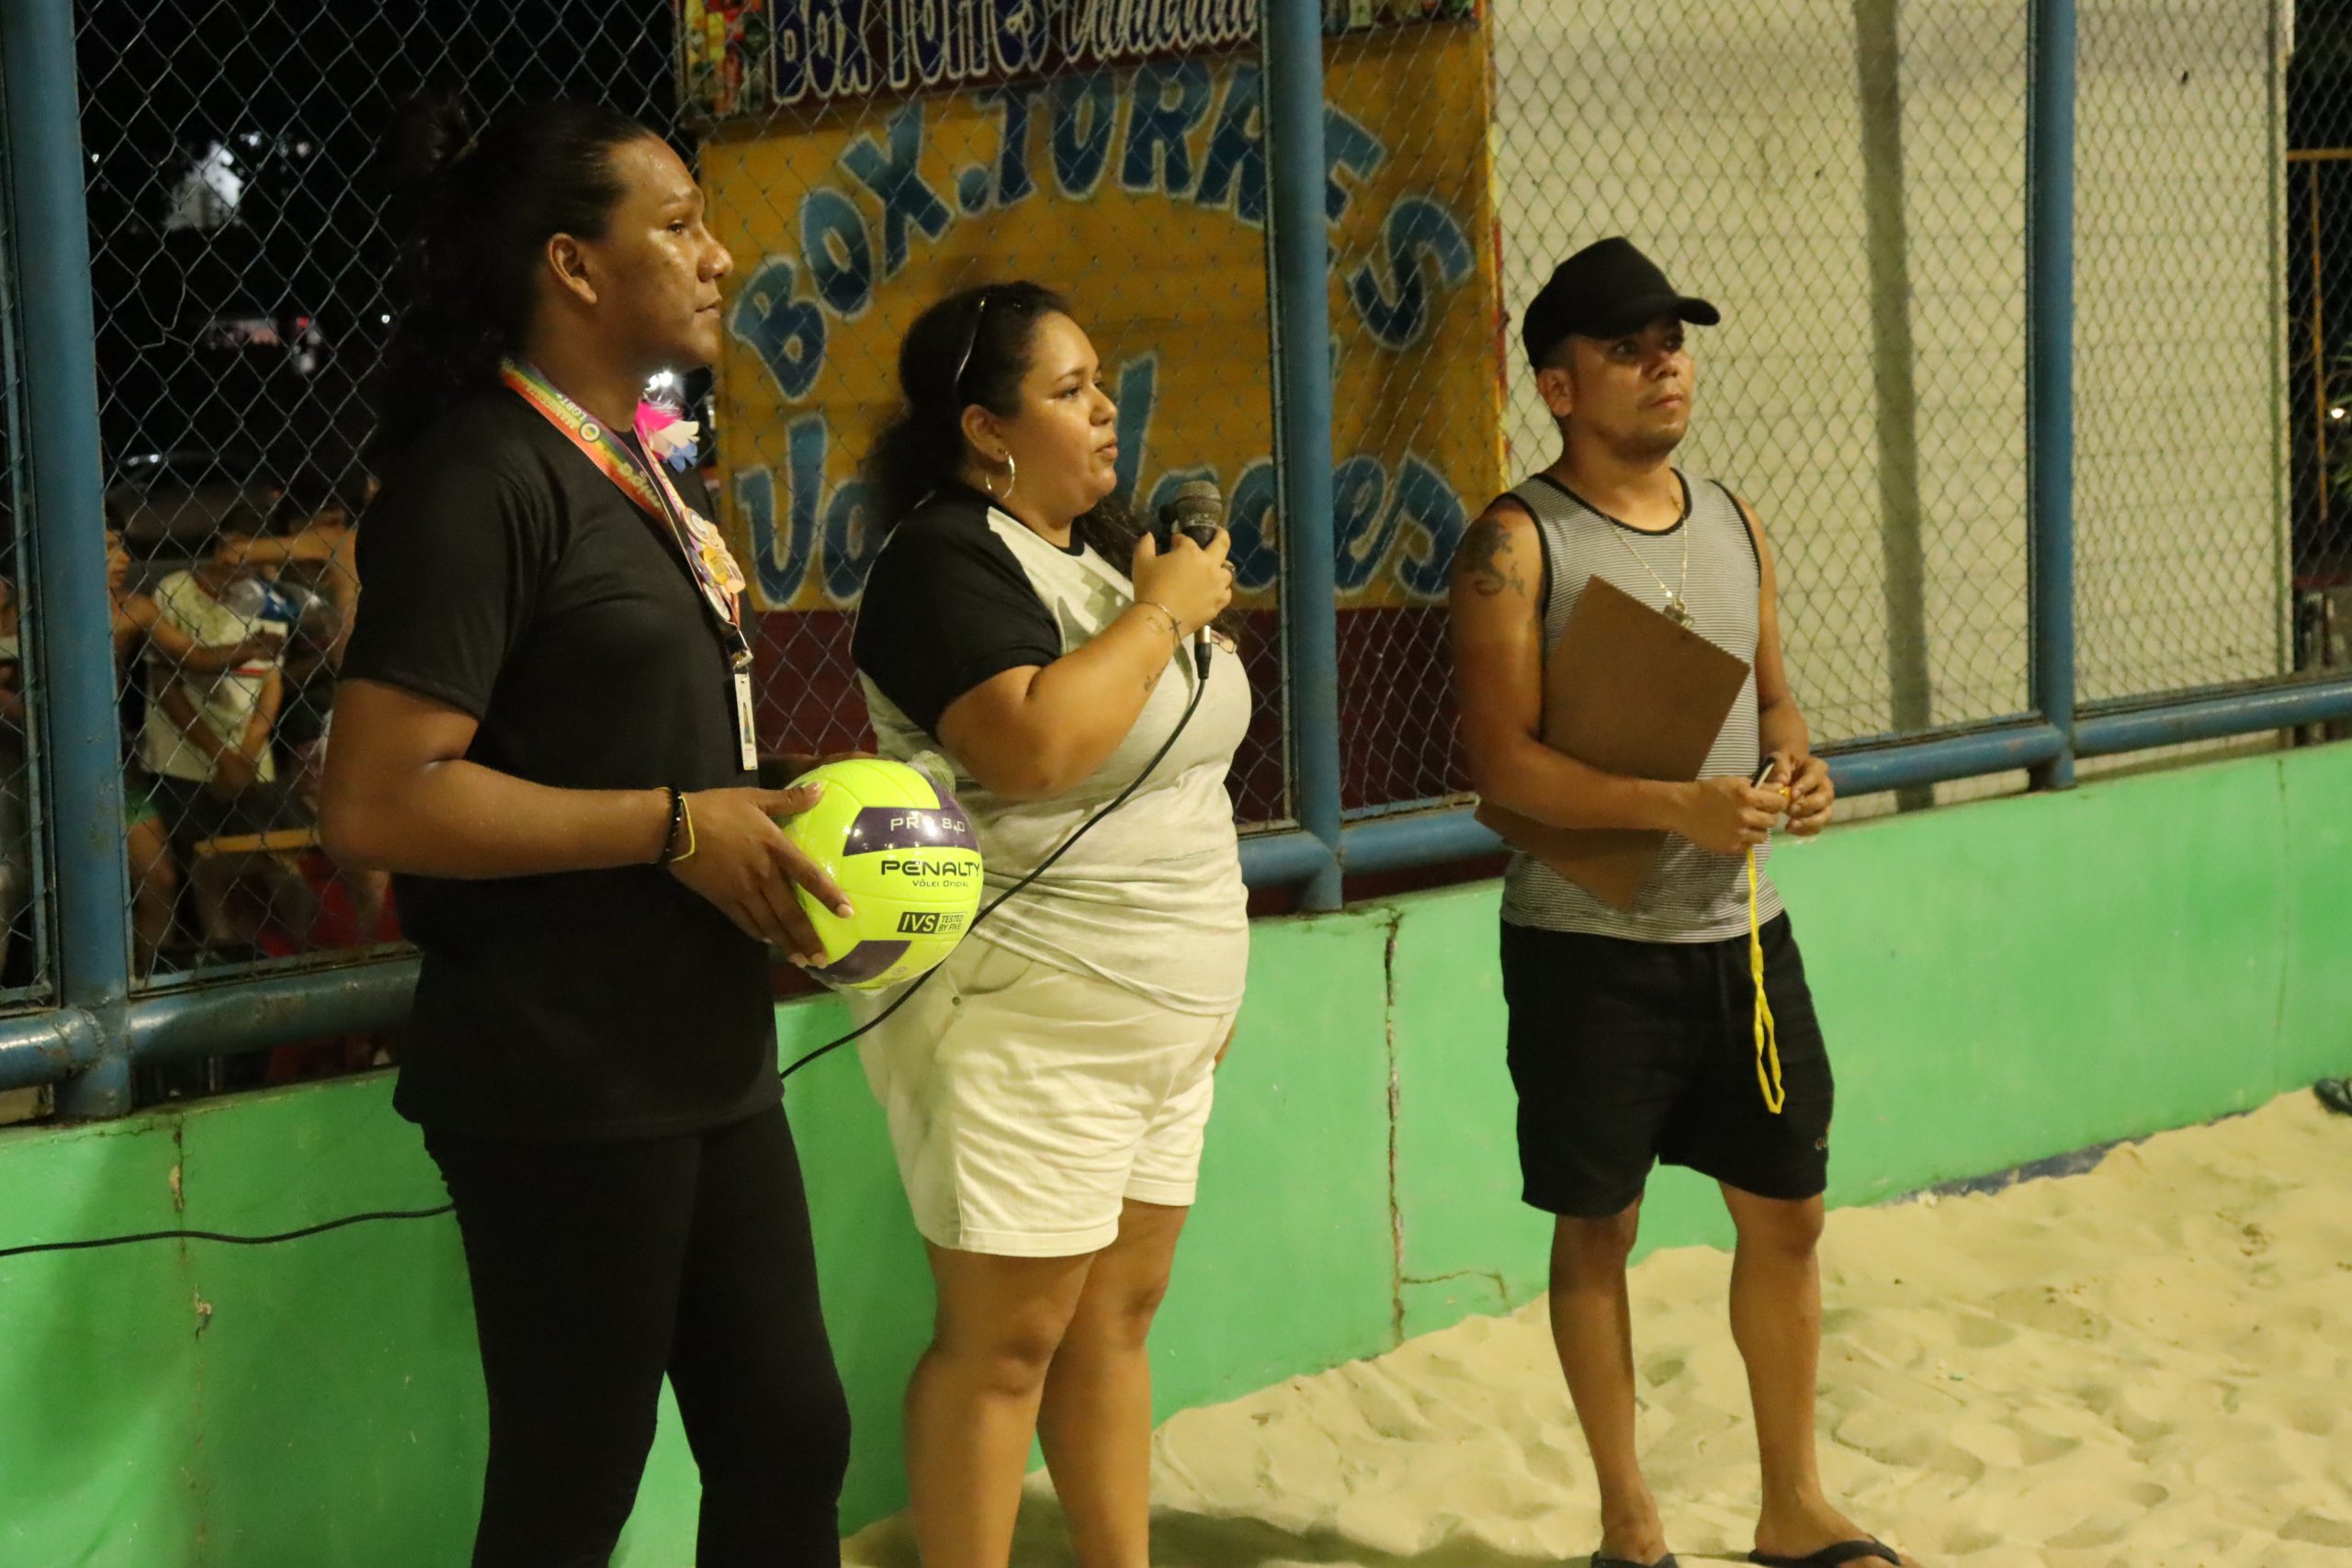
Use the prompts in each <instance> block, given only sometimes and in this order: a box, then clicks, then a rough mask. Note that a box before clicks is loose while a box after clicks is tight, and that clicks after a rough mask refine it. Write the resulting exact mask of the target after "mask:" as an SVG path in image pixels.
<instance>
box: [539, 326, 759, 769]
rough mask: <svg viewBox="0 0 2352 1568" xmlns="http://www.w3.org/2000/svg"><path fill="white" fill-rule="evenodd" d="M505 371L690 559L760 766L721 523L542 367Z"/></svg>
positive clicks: (734, 579)
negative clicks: (693, 506) (706, 516)
mask: <svg viewBox="0 0 2352 1568" xmlns="http://www.w3.org/2000/svg"><path fill="white" fill-rule="evenodd" d="M499 373H500V378H501V379H503V381H504V382H505V383H506V385H507V387H508V388H509V389H512V390H513V391H515V393H516V394H517V395H519V396H520V397H521V398H522V399H523V400H524V401H525V402H526V403H529V404H530V405H531V407H532V408H534V409H536V410H537V411H538V412H539V413H540V414H541V415H542V416H543V417H544V418H545V419H546V420H547V422H548V423H549V424H552V425H554V426H555V427H556V428H557V429H558V430H560V431H561V432H562V433H563V434H565V435H566V436H568V437H569V438H570V439H571V444H572V445H573V446H577V447H578V448H579V449H580V451H581V452H582V455H583V456H585V457H587V458H588V460H589V461H590V462H592V463H594V464H595V465H596V467H597V468H598V469H599V470H600V471H602V472H603V474H604V475H605V478H606V479H610V480H612V481H613V483H614V484H616V485H617V486H619V487H620V491H621V493H622V494H624V495H626V496H628V498H629V500H630V501H632V502H635V503H636V504H637V506H638V507H639V510H641V511H642V512H644V513H646V515H647V516H648V517H649V518H651V519H652V520H654V521H656V522H658V523H660V524H661V525H662V529H663V530H664V531H665V532H666V533H667V534H668V535H669V536H670V540H671V542H672V543H673V544H674V545H675V546H676V547H677V548H678V553H679V554H680V555H681V556H683V557H684V558H685V564H686V570H687V572H688V574H689V575H691V576H692V577H693V579H694V581H695V588H696V590H697V591H698V592H700V593H701V595H702V599H703V603H704V604H705V605H707V607H708V609H709V611H710V614H711V618H712V622H713V624H714V626H717V627H718V628H720V630H721V632H722V640H723V641H724V642H725V643H726V644H727V645H728V655H729V658H728V663H729V670H730V671H731V676H732V683H733V687H734V698H735V741H736V746H737V750H738V753H739V755H740V757H741V761H742V768H743V771H744V772H745V773H757V772H758V771H759V766H760V743H759V726H758V722H757V719H756V716H754V714H753V713H752V649H751V645H750V644H749V643H748V642H747V641H746V640H745V639H744V637H743V623H742V617H741V612H740V610H739V608H738V604H739V603H740V596H741V593H742V592H743V588H744V578H743V571H742V568H741V567H740V566H738V565H737V564H736V561H735V557H734V554H733V552H732V551H730V550H729V549H728V547H727V541H726V539H725V537H724V536H721V535H720V534H719V532H718V529H717V528H716V527H714V526H712V525H710V524H709V523H707V522H706V521H704V520H703V519H702V518H701V517H700V516H698V515H696V514H695V513H694V512H693V511H691V510H690V509H689V508H688V507H687V506H686V503H685V502H684V501H683V500H681V499H680V498H679V496H678V493H677V491H675V490H674V489H673V487H672V486H671V484H670V481H669V477H668V476H667V475H665V474H663V473H662V469H661V465H660V464H659V463H658V462H657V463H652V464H650V465H648V464H644V463H640V461H639V458H638V457H637V455H636V454H635V453H633V452H631V451H630V450H629V449H628V447H626V446H623V445H622V444H621V443H620V442H619V441H617V440H616V439H615V438H614V436H613V434H612V433H611V432H610V431H608V430H606V429H605V428H604V427H603V426H601V425H599V424H598V423H596V421H595V419H594V416H593V415H591V414H590V413H588V412H587V411H586V410H584V409H582V408H581V407H580V405H579V404H577V403H575V402H573V401H572V400H571V399H570V398H568V397H566V396H564V394H563V393H562V391H561V390H560V389H558V388H557V387H556V386H555V384H554V383H553V382H551V381H549V380H548V378H546V377H545V376H544V375H542V374H541V373H540V372H539V370H538V368H537V367H536V366H532V365H528V364H526V363H525V362H523V361H521V360H517V359H509V360H507V361H506V362H505V363H504V364H503V365H502V366H501V367H499Z"/></svg>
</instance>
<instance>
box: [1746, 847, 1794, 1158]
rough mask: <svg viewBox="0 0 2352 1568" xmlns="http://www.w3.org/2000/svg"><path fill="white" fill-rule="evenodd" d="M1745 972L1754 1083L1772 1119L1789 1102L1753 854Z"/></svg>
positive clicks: (1749, 858)
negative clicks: (1752, 985)
mask: <svg viewBox="0 0 2352 1568" xmlns="http://www.w3.org/2000/svg"><path fill="white" fill-rule="evenodd" d="M1747 973H1748V976H1749V977H1750V978H1751V979H1753V980H1754V981H1755V982H1756V1082H1757V1084H1758V1086H1759V1087H1760V1088H1761V1089H1763V1090H1764V1106H1765V1109H1766V1110H1768V1111H1771V1113H1772V1114H1773V1115H1775V1116H1778V1115H1779V1114H1780V1113H1781V1107H1782V1106H1783V1105H1786V1104H1787V1103H1788V1101H1789V1097H1788V1094H1787V1092H1786V1091H1785V1090H1783V1089H1781V1035H1780V1032H1779V1031H1778V1030H1776V1029H1775V1028H1773V1026H1772V1004H1771V1003H1770V1002H1768V1001H1766V1000H1765V999H1764V928H1763V927H1762V926H1760V925H1758V923H1757V920H1756V852H1755V851H1754V850H1750V851H1748V852H1747Z"/></svg>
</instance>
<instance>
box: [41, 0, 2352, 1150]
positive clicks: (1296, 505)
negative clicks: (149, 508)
mask: <svg viewBox="0 0 2352 1568" xmlns="http://www.w3.org/2000/svg"><path fill="white" fill-rule="evenodd" d="M2029 9H2030V38H2031V58H2030V109H2029V114H2028V148H2027V160H2026V168H2027V188H2026V190H2025V192H2024V197H2025V203H2026V210H2027V216H2028V224H2027V247H2026V258H2027V278H2028V288H2029V297H2028V321H2027V334H2028V350H2027V378H2028V388H2027V423H2028V431H2027V447H2028V453H2029V462H2030V481H2029V487H2028V488H2029V499H2028V528H2029V538H2030V550H2029V561H2030V571H2031V574H2032V581H2031V594H2030V615H2031V651H2030V662H2031V667H2030V682H2029V692H2030V703H2031V708H2030V711H2029V712H2025V713H2020V714H2017V715H2013V716H2009V717H2007V718H2006V719H2003V720H1998V721H1996V722H1992V723H1988V724H1984V725H1977V726H1972V727H1970V728H1965V729H1961V730H1954V731H1946V732H1936V733H1930V734H1924V735H1907V736H1892V737H1883V738H1878V739H1871V740H1865V741H1858V742H1851V743H1847V744H1843V745H1840V746H1838V747H1835V748H1831V749H1829V753H1830V765H1831V769H1832V772H1833V773H1834V774H1835V775H1836V777H1837V780H1838V788H1839V789H1840V790H1841V791H1842V792H1843V793H1844V794H1846V795H1864V794H1870V793H1873V792H1878V791H1886V790H1895V789H1903V788H1909V787H1916V786H1920V785H1926V784H1939V783H1945V782H1949V781H1952V780H1958V779H1965V778H1973V777H1979V776H1982V775H1985V774H1988V773H2001V772H2007V771H2011V770H2017V769H2026V770H2030V772H2031V773H2032V775H2033V777H2034V779H2035V782H2036V783H2037V784H2039V785H2041V787H2044V788H2063V787H2065V786H2066V785H2068V784H2071V783H2072V782H2073V779H2074V773H2075V761H2076V759H2078V758H2082V757H2092V756H2102V755H2109V754H2113V753H2118V752H2125V751H2132V750H2143V749H2146V748H2150V747H2157V746H2167V745H2174V744H2178V743H2181V742H2185V741H2195V740H2209V739H2219V738H2224V737H2229V736H2235V735H2245V734H2251V733H2256V732H2259V731H2264V730H2275V729H2280V728H2289V727H2292V726H2296V725H2302V724H2311V723H2318V722H2323V721H2331V720H2343V719H2352V679H2346V680H2325V681H2322V680H2294V681H2290V682H2271V683H2267V684H2259V685H2253V686H2248V687H2245V688H2243V689H2237V690H2230V691H2222V692H2199V693H2186V694H2176V695H2172V696H2167V697H2165V698H2162V699H2154V700H2150V701H2146V702H2141V703H2136V704H2132V705H2101V706H2099V707H2098V708H2096V709H2093V710H2091V711H2089V712H2086V713H2078V712H2077V710H2076V704H2075V637H2074V614H2075V605H2074V583H2073V549H2074V526H2073V515H2072V507H2073V499H2074V497H2073V468H2074V458H2073V446H2074V430H2073V415H2074V402H2073V388H2072V381H2073V340H2074V299H2073V276H2074V256H2073V251H2074V243H2073V240H2074V233H2073V231H2074V189H2073V185H2074V167H2075V164H2074V159H2075V144H2074V130H2075V127H2074V107H2075V6H2074V0H2032V3H2031V4H2030V7H2029ZM1264 14H1265V18H1266V26H1265V36H1264V43H1263V49H1264V62H1265V85H1266V108H1265V125H1266V141H1267V152H1268V162H1269V187H1270V188H1269V194H1270V197H1271V203H1270V205H1271V212H1270V224H1269V228H1270V231H1271V232H1270V243H1269V251H1268V279H1269V286H1270V288H1271V291H1272V315H1273V334H1274V344H1275V349H1276V353H1275V388H1274V409H1275V419H1276V432H1275V436H1276V439H1275V450H1276V453H1277V463H1278V471H1279V477H1280V482H1281V502H1282V508H1283V520H1284V530H1285V531H1284V536H1283V541H1284V560H1283V632H1284V639H1285V654H1286V659H1287V666H1286V671H1287V682H1288V685H1287V698H1288V716H1289V727H1288V735H1287V739H1288V742H1289V747H1290V763H1291V768H1290V776H1291V781H1292V788H1293V791H1294V795H1293V800H1292V808H1293V811H1294V814H1295V818H1296V820H1297V821H1298V822H1299V824H1300V826H1299V827H1298V828H1297V829H1293V830H1290V831H1286V832H1277V833H1269V834H1263V835H1257V836H1252V837H1250V838H1248V839H1246V840H1244V842H1243V845H1242V851H1241V854H1242V864H1243V869H1244V871H1245V873H1246V874H1247V876H1248V878H1249V881H1250V886H1253V887H1261V888H1262V887H1289V888H1293V889H1295V890H1296V897H1297V900H1298V903H1299V906H1300V907H1301V908H1307V909H1328V908H1336V907H1338V905H1339V903H1340V893H1341V878H1342V876H1343V875H1344V874H1350V873H1353V874H1372V873H1379V872H1385V871H1395V870H1399V869H1403V868H1408V867H1413V866H1420V865H1430V864H1436V863H1445V862H1452V861H1459V860H1464V859H1469V858H1472V857H1476V856H1480V855H1485V854H1489V853H1492V852H1495V851H1496V850H1498V849H1499V848H1500V845H1499V843H1498V840H1496V839H1495V837H1494V835H1493V834H1492V833H1490V832H1488V831H1487V829H1485V828H1483V827H1481V826H1480V825H1479V824H1478V823H1477V822H1476V821H1475V820H1474V819H1473V818H1472V817H1471V815H1470V812H1469V809H1468V808H1467V807H1460V806H1455V807H1445V808H1439V809H1425V810H1393V809H1392V810H1385V811H1372V812H1359V813H1353V814H1350V813H1346V812H1343V810H1342V808H1341V799H1340V707H1339V681H1338V662H1339V660H1338V647H1339V636H1338V614H1337V610H1336V603H1335V596H1334V591H1333V575H1334V563H1333V555H1332V550H1333V544H1332V531H1331V429H1330V411H1331V400H1332V391H1331V375H1330V362H1329V356H1328V355H1327V354H1326V353H1325V352H1324V346H1325V345H1326V344H1328V343H1329V306H1328V294H1327V289H1328V278H1329V265H1330V254H1329V234H1328V230H1327V227H1326V220H1325V218H1324V209H1323V182H1324V178H1325V168H1324V121H1323V38H1322V30H1321V16H1320V6H1319V4H1318V0H1268V4H1267V6H1266V8H1265V13H1264ZM73 27H74V18H73V8H72V4H71V0H6V4H5V5H0V96H5V102H6V126H5V130H6V143H5V145H6V158H5V169H0V174H5V177H6V179H7V181H8V184H9V192H10V195H11V197H12V198H13V202H14V212H15V218H16V220H15V222H14V223H13V224H12V225H11V229H10V234H11V237H12V239H13V242H14V245H15V254H14V255H13V257H12V258H11V259H12V261H13V272H14V276H15V277H16V279H17V283H18V285H19V287H20V288H21V290H22V293H21V295H20V298H24V299H38V300H40V301H41V302H42V305H41V309H40V310H38V311H29V312H26V313H25V317H24V331H23V333H22V348H23V355H24V362H25V370H26V375H25V378H24V386H25V392H24V396H25V403H26V406H25V407H24V408H23V409H22V410H21V411H20V412H21V414H22V418H21V420H20V422H19V423H20V425H21V427H22V428H23V429H24V430H25V431H26V433H27V434H28V440H27V441H26V443H25V445H24V450H23V453H22V457H23V461H24V465H25V472H26V477H27V479H28V484H27V487H26V489H27V493H28V498H29V501H30V508H29V510H30V519H29V527H28V550H29V554H30V557H31V569H32V570H31V571H30V574H29V581H30V584H31V594H30V597H31V599H32V600H33V602H34V603H35V604H36V606H37V609H38V613H37V614H34V615H28V618H27V627H28V635H29V639H30V646H29V649H28V657H29V659H30V661H31V663H32V667H33V669H34V670H35V671H36V672H37V675H38V678H39V682H40V689H39V693H38V701H37V704H36V711H37V714H38V716H39V720H40V724H41V726H42V729H41V732H40V738H41V740H42V746H41V748H40V757H41V762H42V765H41V766H40V769H39V773H40V778H39V779H38V781H37V784H38V786H39V789H40V796H41V800H42V802H43V804H44V806H45V821H46V823H47V831H48V833H49V835H50V838H51V853H50V859H49V863H50V864H51V866H53V867H54V868H55V881H56V887H55V894H56V898H55V909H56V927H55V931H54V933H53V934H54V937H55V942H54V943H53V951H54V952H55V953H56V954H57V958H58V968H57V976H58V980H57V991H56V995H57V999H58V1001H59V1003H60V1005H59V1006H57V1007H55V1008H53V1009H51V1010H46V1011H42V1012H40V1013H34V1014H27V1015H23V1016H19V1017H15V1018H0V1089H6V1088H13V1087H17V1086H21V1085H27V1084H34V1083H59V1084H61V1085H62V1086H63V1090H62V1106H63V1108H64V1109H65V1110H66V1111H68V1112H70V1113H73V1114H79V1115H104V1114H108V1113H111V1112H114V1111H119V1110H120V1109H121V1108H122V1107H124V1106H125V1105H126V1104H127V1103H128V1101H129V1092H130V1066H131V1065H132V1064H133V1063H138V1062H147V1061H156V1060H164V1059H168V1058H174V1057H182V1056H188V1055H205V1054H210V1053H216V1052H220V1051H224V1050H230V1049H251V1048H255V1047H260V1046H266V1045H270V1044H275V1043H282V1042H286V1041H291V1040H297V1039H301V1038H306V1037H310V1036H315V1035H319V1034H322V1033H331V1032H346V1031H363V1030H372V1029H379V1028H383V1027H386V1026H389V1025H390V1024H393V1023H395V1022H397V1021H399V1020H400V1018H401V1016H402V1014H403V1013H404V1011H405V1010H406V1008H407V1005H408V998H409V995H410V992H411V990H412V989H413V986H414V983H415V976H416V964H415V960H414V959H413V957H408V956H401V955H398V954H393V955H385V954H381V953H379V954H375V955H371V956H369V957H367V958H364V959H361V960H358V961H356V962H354V963H352V964H345V965H342V966H337V967H328V968H303V969H300V970H296V971H291V972H277V973H264V974H259V975H254V976H246V977H243V978H239V979H236V980H234V981H233V982H232V983H227V984H220V985H213V986H202V987H187V988H183V989H179V990H176V991H160V992H155V993H152V994H143V995H140V996H137V997H133V996H131V995H130V987H129V979H130V960H129V942H128V937H127V931H126V921H125V919H124V911H125V909H126V908H127V907H128V903H129V896H130V888H129V879H128V876H127V874H126V871H125V867H124V860H123V847H122V818H121V789H122V783H121V778H120V773H119V764H120V758H119V752H118V744H119V742H118V739H117V730H116V717H115V711H114V705H113V697H114V694H113V691H112V689H111V688H112V680H113V660H112V655H111V650H110V648H109V646H108V637H107V614H106V591H105V586H104V570H105V565H104V558H103V553H102V547H101V535H100V528H99V518H100V514H101V492H100V468H99V456H98V430H97V400H96V377H95V371H94V365H95V354H94V339H93V332H92V317H91V300H90V295H89V289H88V277H89V254H88V243H87V239H86V234H87V229H86V220H85V210H84V196H83V184H82V182H83V179H84V177H85V171H84V166H83V161H82V153H81V148H80V143H79V135H78V130H77V118H76V115H77V109H76V103H75V87H74V47H73V44H74V40H73Z"/></svg>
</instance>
